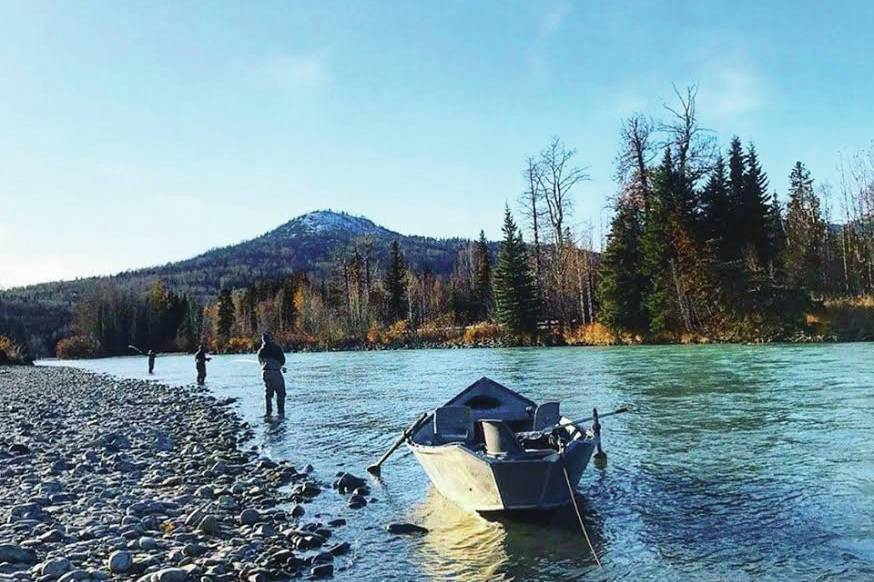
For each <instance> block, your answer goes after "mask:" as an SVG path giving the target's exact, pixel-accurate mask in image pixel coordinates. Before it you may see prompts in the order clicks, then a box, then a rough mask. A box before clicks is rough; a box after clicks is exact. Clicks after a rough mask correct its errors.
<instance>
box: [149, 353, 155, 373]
mask: <svg viewBox="0 0 874 582" xmlns="http://www.w3.org/2000/svg"><path fill="white" fill-rule="evenodd" d="M154 372H155V356H154V355H151V356H149V374H153V373H154Z"/></svg>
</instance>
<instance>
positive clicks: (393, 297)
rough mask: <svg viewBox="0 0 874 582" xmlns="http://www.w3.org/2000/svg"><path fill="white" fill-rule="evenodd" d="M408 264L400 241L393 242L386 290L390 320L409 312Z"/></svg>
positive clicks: (400, 317)
mask: <svg viewBox="0 0 874 582" xmlns="http://www.w3.org/2000/svg"><path fill="white" fill-rule="evenodd" d="M406 274H407V266H406V263H405V262H404V255H403V254H402V253H401V251H400V248H399V247H398V241H397V240H393V241H392V242H391V249H390V251H389V262H388V273H387V274H386V279H385V290H386V292H387V293H388V316H389V321H390V322H391V323H394V322H396V321H398V320H399V319H403V318H404V316H405V315H406V314H407V288H406Z"/></svg>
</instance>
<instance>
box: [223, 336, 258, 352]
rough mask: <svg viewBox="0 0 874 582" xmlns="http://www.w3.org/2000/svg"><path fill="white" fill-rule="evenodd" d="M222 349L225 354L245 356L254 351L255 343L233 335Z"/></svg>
mask: <svg viewBox="0 0 874 582" xmlns="http://www.w3.org/2000/svg"><path fill="white" fill-rule="evenodd" d="M224 348H225V349H224V351H225V353H228V354H245V353H248V352H254V351H255V342H253V341H252V338H249V337H241V336H238V335H235V336H233V337H232V338H231V339H229V340H228V343H226V344H225V346H224Z"/></svg>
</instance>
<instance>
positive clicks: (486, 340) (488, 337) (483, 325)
mask: <svg viewBox="0 0 874 582" xmlns="http://www.w3.org/2000/svg"><path fill="white" fill-rule="evenodd" d="M503 337H504V329H503V328H502V327H501V326H500V325H497V324H495V323H492V322H490V321H481V322H479V323H475V324H473V325H468V326H467V327H466V328H464V337H463V342H464V343H465V345H483V344H488V345H495V344H500V343H501V341H502V340H503Z"/></svg>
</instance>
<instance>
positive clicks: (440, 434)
mask: <svg viewBox="0 0 874 582" xmlns="http://www.w3.org/2000/svg"><path fill="white" fill-rule="evenodd" d="M561 422H569V421H568V419H566V418H564V417H562V416H561V412H560V406H559V403H558V402H544V403H543V404H541V405H539V406H538V405H537V403H535V402H534V401H532V400H529V399H528V398H525V397H524V396H522V395H521V394H518V393H516V392H514V391H513V390H510V389H509V388H507V387H505V386H502V385H501V384H498V383H497V382H495V381H494V380H491V379H489V378H481V379H480V380H477V381H476V382H474V383H473V384H471V385H470V386H468V387H467V388H466V389H465V390H463V391H462V392H461V393H460V394H458V395H457V396H455V397H454V398H453V399H452V400H450V401H449V402H447V403H446V404H445V405H443V406H441V407H440V408H437V409H436V410H435V411H434V412H433V413H432V414H431V415H430V417H429V418H428V422H426V423H425V424H424V425H423V426H422V427H420V428H419V429H418V430H417V431H416V432H415V433H414V434H413V435H412V438H411V440H412V442H413V443H415V444H418V445H423V446H441V445H448V444H461V445H463V446H464V447H465V448H468V449H470V450H471V451H474V452H476V453H482V454H484V455H486V456H489V457H500V458H508V457H541V456H545V455H549V454H552V453H554V452H556V451H557V450H558V449H559V447H560V446H561V445H563V444H565V443H567V442H568V441H570V440H574V439H579V438H586V437H587V435H586V434H584V433H580V432H579V431H575V430H559V431H553V430H552V429H553V427H555V425H557V424H559V423H561Z"/></svg>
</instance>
